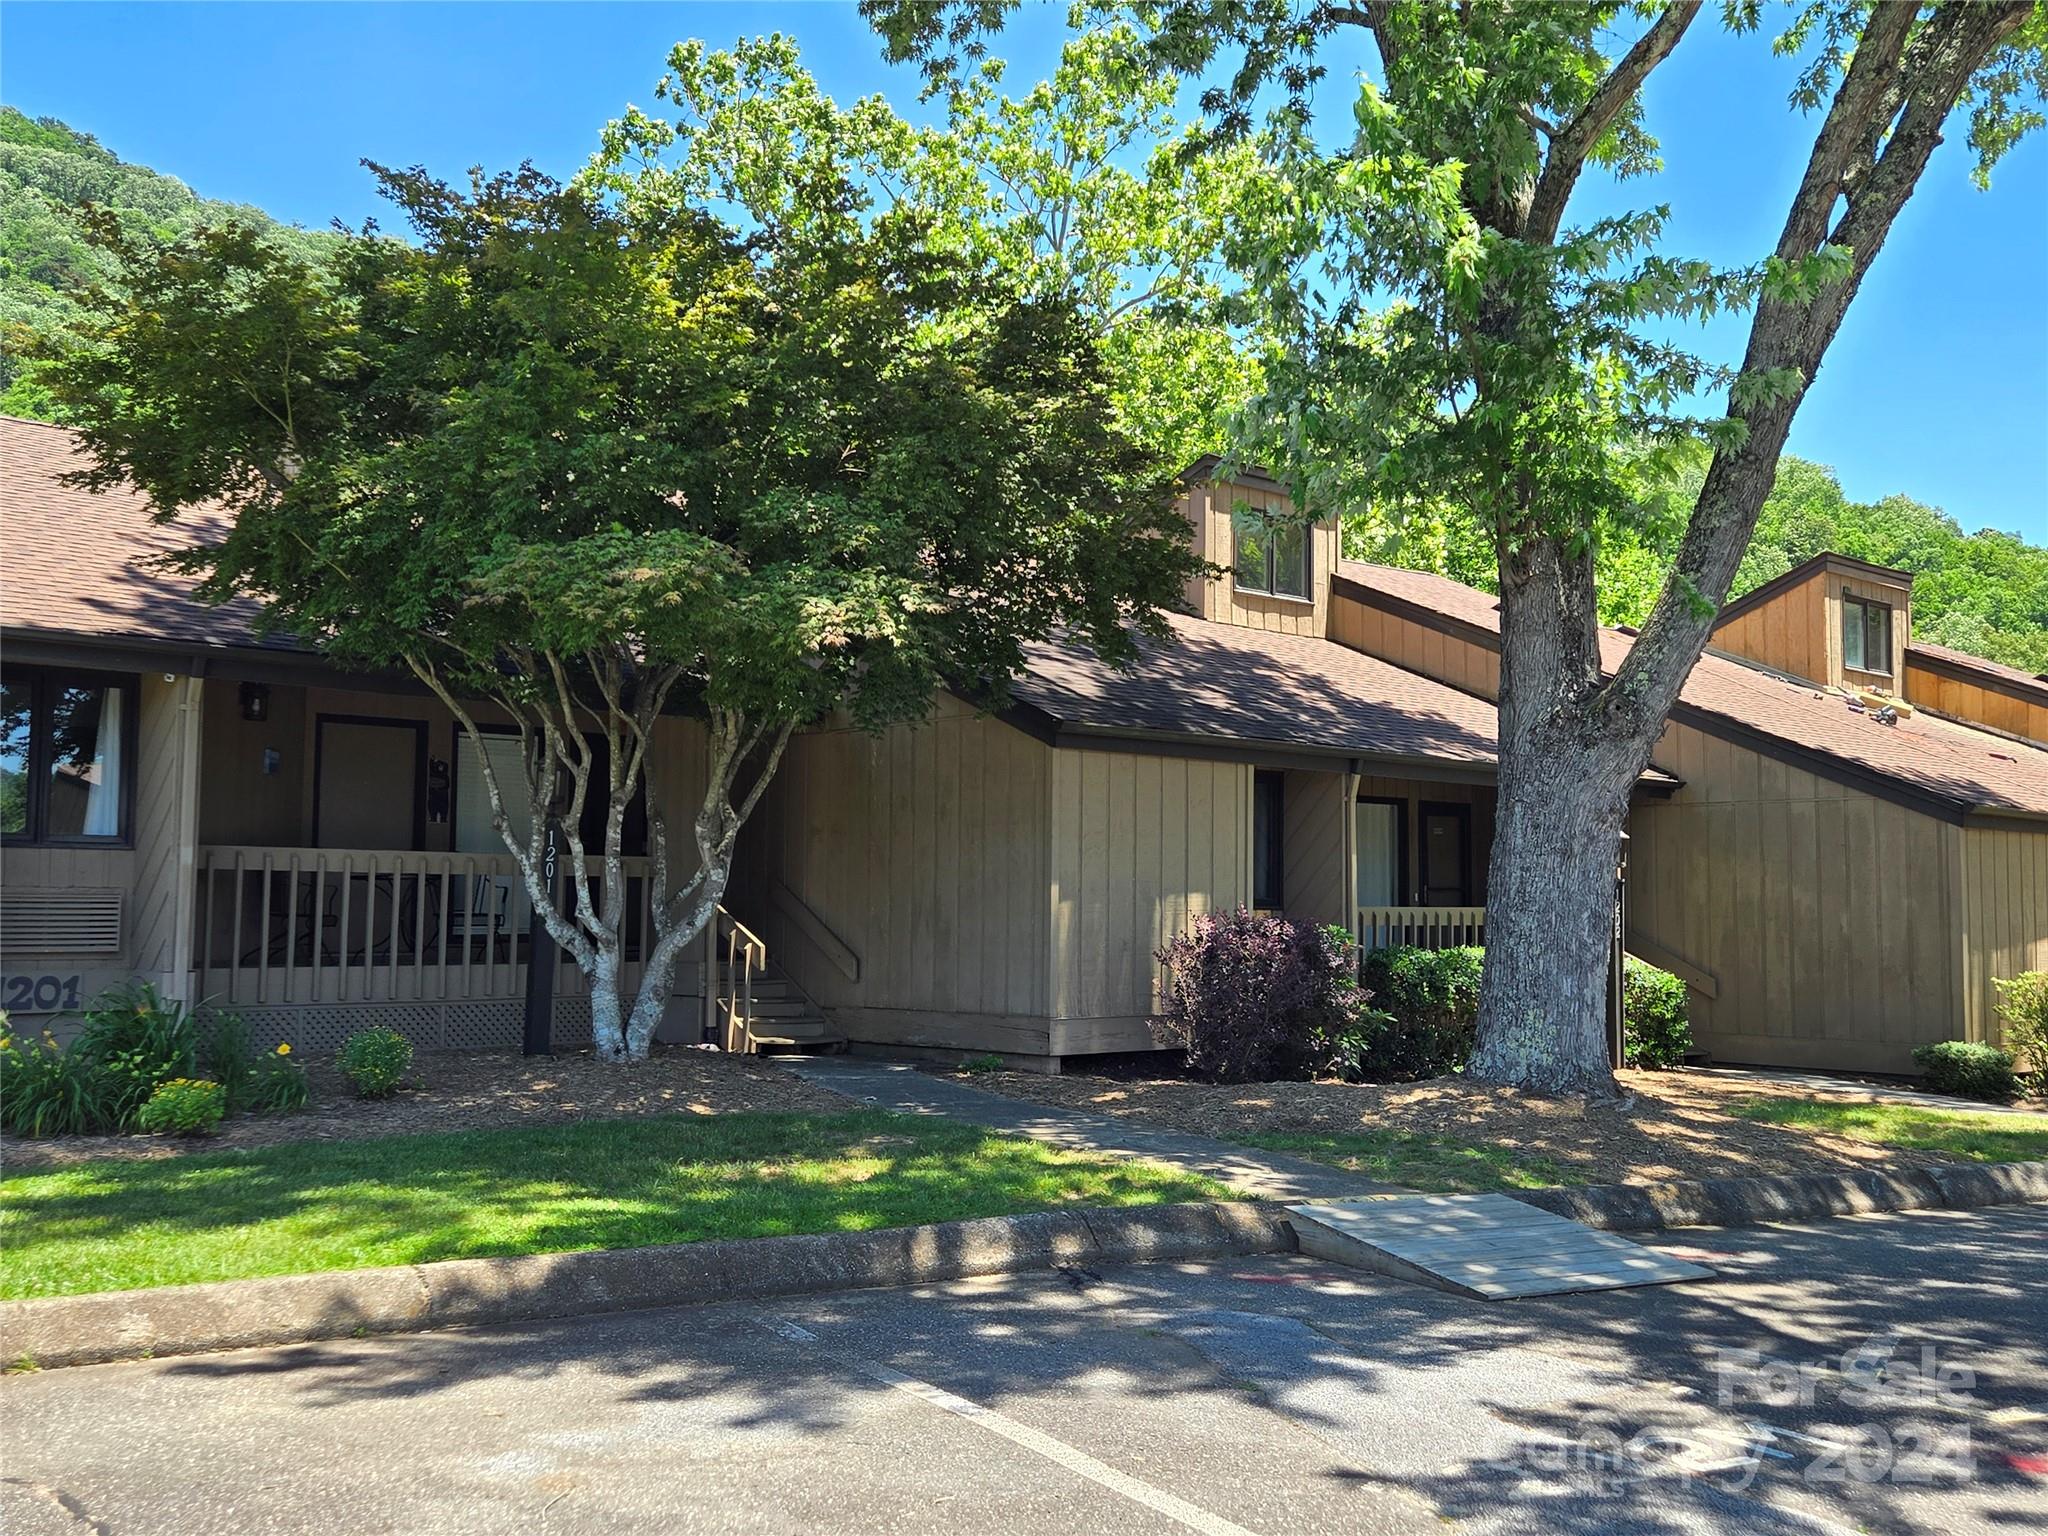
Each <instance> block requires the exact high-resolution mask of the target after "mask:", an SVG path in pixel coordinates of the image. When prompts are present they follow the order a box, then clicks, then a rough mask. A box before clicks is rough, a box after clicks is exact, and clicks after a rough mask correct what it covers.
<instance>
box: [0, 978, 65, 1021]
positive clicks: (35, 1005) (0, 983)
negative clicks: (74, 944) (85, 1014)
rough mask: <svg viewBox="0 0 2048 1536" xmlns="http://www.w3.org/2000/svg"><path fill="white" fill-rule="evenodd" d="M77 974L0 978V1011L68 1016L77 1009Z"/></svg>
mask: <svg viewBox="0 0 2048 1536" xmlns="http://www.w3.org/2000/svg"><path fill="white" fill-rule="evenodd" d="M78 980H79V978H78V973H77V972H76V971H73V972H72V973H71V974H70V975H69V976H64V975H60V974H58V973H56V972H54V971H44V972H41V973H39V974H37V975H15V974H9V975H6V976H0V1008H4V1009H6V1010H7V1011H8V1012H9V1013H71V1012H75V1011H76V1010H77V1009H78V1008H79V1007H80V1006H81V1004H80V1002H79V997H78Z"/></svg>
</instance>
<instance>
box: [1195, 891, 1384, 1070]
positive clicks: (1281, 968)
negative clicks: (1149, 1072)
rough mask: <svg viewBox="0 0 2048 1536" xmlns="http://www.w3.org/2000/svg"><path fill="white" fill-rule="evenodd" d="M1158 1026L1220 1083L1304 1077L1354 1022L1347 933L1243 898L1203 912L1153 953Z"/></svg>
mask: <svg viewBox="0 0 2048 1536" xmlns="http://www.w3.org/2000/svg"><path fill="white" fill-rule="evenodd" d="M1158 960H1159V963H1160V964H1161V965H1163V966H1164V967H1165V968H1166V984H1165V988H1164V1007H1163V1008H1162V1010H1161V1013H1160V1020H1159V1023H1160V1029H1161V1031H1162V1033H1163V1034H1164V1035H1165V1036H1166V1038H1167V1039H1168V1040H1170V1041H1171V1042H1172V1043H1173V1044H1175V1045H1177V1046H1179V1047H1180V1048H1181V1049H1182V1050H1184V1051H1185V1052H1186V1053H1187V1060H1188V1069H1189V1070H1190V1071H1192V1072H1194V1073H1196V1074H1197V1075H1199V1076H1201V1077H1206V1078H1209V1079H1211V1080H1213V1081H1215V1082H1221V1083H1246V1082H1266V1081H1270V1080H1271V1079H1274V1078H1288V1077H1307V1076H1309V1075H1311V1074H1312V1073H1314V1072H1316V1071H1318V1070H1320V1069H1322V1068H1323V1067H1324V1065H1325V1064H1326V1062H1327V1059H1328V1056H1329V1053H1330V1049H1331V1045H1332V1043H1333V1042H1334V1041H1335V1040H1337V1039H1338V1038H1340V1037H1341V1036H1342V1035H1343V1033H1344V1032H1345V1031H1346V1030H1347V1029H1348V1028H1350V1027H1351V1026H1352V1024H1353V1023H1354V1020H1355V1016H1356V1014H1357V1010H1358V1003H1359V994H1358V987H1357V984H1356V983H1355V982H1353V981H1352V979H1351V936H1350V935H1349V934H1348V933H1346V932H1345V931H1344V930H1343V929H1341V928H1318V927H1316V926H1315V925H1314V924H1313V923H1301V922H1295V921H1292V920H1291V919H1289V918H1284V917H1269V916H1264V915H1262V914H1260V913H1256V912H1251V911H1248V910H1246V909H1245V908H1243V907H1239V908H1237V909H1236V910H1235V911H1231V912H1205V913H1203V914H1202V915H1201V916H1200V917H1197V918H1196V919H1195V921H1194V926H1193V927H1192V929H1190V931H1189V932H1187V933H1184V934H1182V935H1181V936H1180V937H1178V938H1176V939H1175V940H1174V941H1173V942H1172V943H1170V944H1168V945H1167V946H1166V947H1165V948H1164V949H1161V950H1160V951H1159V953H1158Z"/></svg>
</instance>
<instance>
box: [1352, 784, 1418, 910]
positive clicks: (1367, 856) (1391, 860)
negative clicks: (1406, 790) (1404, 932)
mask: <svg viewBox="0 0 2048 1536" xmlns="http://www.w3.org/2000/svg"><path fill="white" fill-rule="evenodd" d="M1406 809H1407V808H1406V807H1405V806H1401V805H1392V804H1389V803H1387V802H1386V801H1383V800H1361V801H1359V802H1358V904H1359V905H1360V906H1361V907H1398V906H1402V905H1404V903H1403V902H1402V900H1401V817H1402V814H1403V812H1404V811H1405V810H1406Z"/></svg>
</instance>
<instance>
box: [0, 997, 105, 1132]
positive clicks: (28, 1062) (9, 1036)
mask: <svg viewBox="0 0 2048 1536" xmlns="http://www.w3.org/2000/svg"><path fill="white" fill-rule="evenodd" d="M4 1018H5V1015H0V1021H4ZM112 1127H113V1121H112V1119H111V1117H110V1115H109V1113H108V1109H107V1103H106V1093H105V1084H104V1079H103V1078H102V1077H101V1076H100V1073H99V1071H98V1070H97V1069H96V1068H95V1067H94V1066H93V1065H92V1063H91V1062H89V1061H87V1060H85V1058H84V1057H82V1056H80V1055H79V1054H78V1052H77V1051H75V1050H66V1049H65V1048H64V1047H63V1046H61V1045H59V1044H57V1042H56V1041H55V1040H54V1039H53V1038H52V1037H51V1035H50V1032H49V1031H48V1030H45V1031H43V1037H42V1039H40V1040H25V1039H21V1038H19V1037H17V1036H16V1035H15V1034H14V1033H13V1032H12V1030H10V1029H8V1028H7V1027H6V1025H5V1023H4V1022H0V1129H4V1130H5V1131H6V1132H7V1133H8V1134H9V1135H13V1136H84V1135H88V1134H90V1133H92V1132H94V1131H104V1130H109V1129H112Z"/></svg>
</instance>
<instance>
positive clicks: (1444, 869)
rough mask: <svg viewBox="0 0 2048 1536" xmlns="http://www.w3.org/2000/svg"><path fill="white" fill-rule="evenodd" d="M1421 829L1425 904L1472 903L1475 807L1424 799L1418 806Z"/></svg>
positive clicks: (1457, 904)
mask: <svg viewBox="0 0 2048 1536" xmlns="http://www.w3.org/2000/svg"><path fill="white" fill-rule="evenodd" d="M1417 810H1418V813H1419V816H1420V819H1421V822H1422V827H1421V832H1422V904H1423V905H1424V906H1427V907H1469V906H1471V905H1472V807H1471V806H1469V805H1450V804H1445V803H1442V802H1433V801H1427V800H1426V801H1424V802H1423V803H1422V805H1421V806H1419V807H1418V808H1417Z"/></svg>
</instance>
